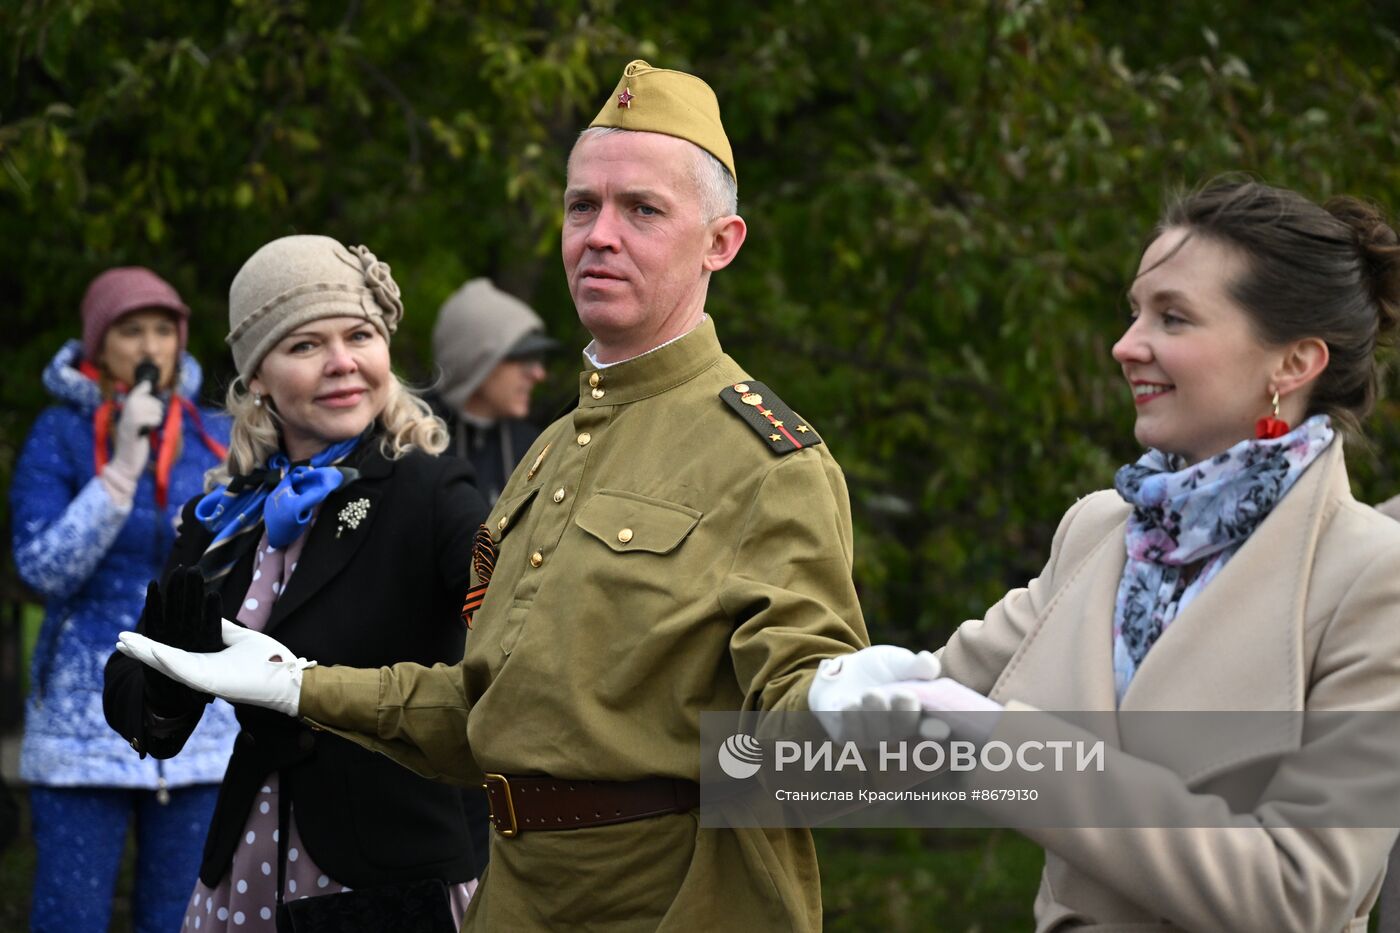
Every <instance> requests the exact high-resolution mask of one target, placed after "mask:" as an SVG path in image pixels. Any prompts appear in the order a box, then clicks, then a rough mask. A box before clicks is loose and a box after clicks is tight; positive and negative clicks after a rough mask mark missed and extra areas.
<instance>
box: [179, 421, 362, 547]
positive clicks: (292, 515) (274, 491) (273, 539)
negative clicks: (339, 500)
mask: <svg viewBox="0 0 1400 933" xmlns="http://www.w3.org/2000/svg"><path fill="white" fill-rule="evenodd" d="M362 436H363V435H358V436H356V437H352V438H350V439H349V440H345V441H341V442H340V443H339V444H332V445H331V446H329V447H327V448H326V449H325V450H323V451H321V452H320V453H318V454H316V456H314V457H312V458H311V460H310V462H309V464H297V465H295V466H293V465H292V461H291V459H290V458H289V457H288V456H287V455H286V454H285V453H283V452H282V451H278V452H277V453H275V454H273V455H272V456H271V457H268V458H267V466H266V467H265V468H263V469H261V470H254V471H253V472H252V473H249V474H248V475H247V476H236V477H234V478H233V479H232V480H230V481H229V482H228V484H227V485H226V486H220V487H219V488H218V489H215V490H214V491H213V492H210V493H209V494H208V495H206V496H205V497H204V498H203V499H201V500H199V504H198V505H196V506H195V508H194V514H195V517H196V518H198V519H199V521H200V523H201V524H202V525H204V527H205V528H208V529H209V530H210V531H212V532H214V540H213V541H212V542H210V544H209V547H208V548H207V549H206V553H208V552H209V551H213V550H214V549H215V548H217V547H219V546H220V545H221V544H223V543H224V542H225V541H227V540H229V539H230V538H233V537H234V536H236V535H238V534H240V533H241V532H243V531H246V530H249V529H251V528H253V527H255V526H256V525H257V523H258V522H259V521H261V522H263V523H264V524H265V525H266V526H267V543H268V544H270V545H271V546H272V547H275V548H284V547H286V546H287V545H289V544H291V543H292V542H293V541H295V540H296V539H297V538H298V537H299V536H300V535H301V533H302V532H303V531H305V530H306V526H307V525H309V524H311V518H312V516H313V515H314V514H315V512H316V506H318V505H320V504H321V503H322V502H323V501H324V500H325V498H326V496H329V495H330V494H331V493H332V492H334V491H335V490H337V489H339V488H340V487H341V486H343V485H344V484H346V483H348V482H350V481H352V480H354V479H355V478H356V477H357V476H359V471H358V470H355V469H353V468H352V467H342V466H336V465H335V464H336V463H338V462H339V461H341V460H344V459H345V458H346V457H347V456H349V454H350V452H351V451H353V450H354V449H355V447H356V445H358V444H359V443H360V438H361V437H362Z"/></svg>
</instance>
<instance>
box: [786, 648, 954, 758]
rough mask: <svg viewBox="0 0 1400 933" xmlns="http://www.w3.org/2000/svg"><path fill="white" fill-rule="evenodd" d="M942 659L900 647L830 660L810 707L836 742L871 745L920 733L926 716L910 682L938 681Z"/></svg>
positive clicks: (820, 669) (814, 684) (809, 698)
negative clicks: (921, 723)
mask: <svg viewBox="0 0 1400 933" xmlns="http://www.w3.org/2000/svg"><path fill="white" fill-rule="evenodd" d="M939 673H940V665H939V663H938V658H936V657H934V656H933V655H932V654H931V653H929V652H927V651H920V652H919V653H918V654H915V653H914V652H912V651H910V650H909V649H907V648H901V647H899V646H898V645H872V646H871V647H869V648H862V649H860V650H859V651H857V652H855V653H853V654H847V655H842V656H841V657H839V658H827V659H826V660H824V661H822V662H821V664H820V666H818V668H817V676H816V677H814V678H813V679H812V686H811V688H810V689H809V690H808V691H807V706H808V708H809V709H811V710H812V712H814V713H816V714H817V718H818V719H819V720H820V721H821V724H822V726H823V728H825V729H826V731H827V733H828V734H829V735H830V736H831V737H832V738H833V739H836V740H837V741H841V742H844V741H853V742H855V743H856V744H857V745H862V746H873V745H875V744H877V743H878V742H880V741H881V740H888V739H902V738H907V737H909V736H912V735H915V734H917V731H918V727H919V719H920V717H921V716H922V712H921V706H920V703H919V699H918V695H917V694H916V693H915V691H914V689H913V688H912V686H911V683H922V682H926V681H932V680H934V679H936V678H937V677H938V675H939Z"/></svg>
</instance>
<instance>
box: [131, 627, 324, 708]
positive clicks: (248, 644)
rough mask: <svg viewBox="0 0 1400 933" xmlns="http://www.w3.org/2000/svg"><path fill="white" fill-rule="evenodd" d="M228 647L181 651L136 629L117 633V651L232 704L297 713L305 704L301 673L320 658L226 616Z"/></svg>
mask: <svg viewBox="0 0 1400 933" xmlns="http://www.w3.org/2000/svg"><path fill="white" fill-rule="evenodd" d="M223 639H224V644H225V645H227V646H228V647H227V648H225V649H224V650H222V651H214V652H208V653H202V652H199V653H197V652H189V651H181V650H180V649H179V648H172V647H170V646H169V645H165V644H161V643H160V642H158V641H152V640H151V639H149V638H147V637H146V636H144V635H141V634H138V633H136V632H122V633H121V634H120V635H118V636H117V650H118V651H120V652H121V653H122V654H124V655H126V656H127V657H129V658H135V659H136V660H138V661H140V662H141V663H142V664H145V665H148V666H150V667H152V668H154V669H156V670H157V671H160V672H161V673H162V674H165V675H166V676H167V677H169V678H171V679H172V680H178V681H179V682H180V683H182V684H184V685H185V686H187V687H191V688H193V689H195V690H200V691H203V692H204V693H212V694H214V695H215V696H217V697H223V698H224V699H225V700H228V701H229V702H230V703H247V704H249V705H251V706H263V707H266V708H267V709H273V710H276V711H277V712H279V713H283V714H285V715H287V716H295V715H296V714H297V710H298V708H299V707H300V705H301V672H302V671H303V670H305V669H306V668H308V667H314V666H315V665H316V662H315V661H307V660H306V659H304V658H298V657H297V656H296V655H294V654H293V653H292V652H291V651H289V650H288V649H287V648H286V646H284V645H283V644H282V643H281V642H279V641H278V640H277V639H275V638H273V637H271V636H269V635H264V634H263V633H262V632H255V631H253V630H252V629H249V628H244V627H243V626H241V625H238V624H236V623H233V622H230V621H228V620H227V619H224V620H223Z"/></svg>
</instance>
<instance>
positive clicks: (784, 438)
mask: <svg viewBox="0 0 1400 933" xmlns="http://www.w3.org/2000/svg"><path fill="white" fill-rule="evenodd" d="M719 397H720V398H722V399H724V402H725V404H726V405H728V406H729V407H730V408H732V409H734V412H735V413H736V414H737V415H738V416H739V417H740V418H743V419H744V422H745V423H746V424H747V425H748V426H749V427H751V428H753V429H754V431H756V432H757V433H758V435H759V437H762V438H763V440H764V441H765V442H766V443H767V444H768V449H769V450H771V451H773V453H775V454H790V453H792V452H793V451H794V450H801V449H802V448H804V447H815V446H817V445H818V444H820V443H821V442H822V439H821V436H820V435H818V434H817V432H816V430H815V429H814V428H813V427H812V426H811V425H810V424H808V423H807V422H805V421H803V420H802V419H801V418H799V417H798V416H797V413H796V412H794V411H793V410H792V409H791V408H788V407H787V405H785V404H783V400H782V399H780V398H778V396H777V395H775V394H774V393H773V390H772V389H770V388H768V387H767V386H766V385H764V384H763V383H761V382H736V383H735V384H734V385H731V386H725V387H724V389H723V390H722V391H721V392H720V393H719Z"/></svg>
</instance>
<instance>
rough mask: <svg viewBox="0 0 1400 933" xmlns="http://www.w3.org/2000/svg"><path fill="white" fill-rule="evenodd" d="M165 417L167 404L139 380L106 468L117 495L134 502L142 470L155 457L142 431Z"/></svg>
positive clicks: (106, 476) (107, 480) (106, 481)
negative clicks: (152, 455)
mask: <svg viewBox="0 0 1400 933" xmlns="http://www.w3.org/2000/svg"><path fill="white" fill-rule="evenodd" d="M164 419H165V404H164V403H163V402H161V400H160V399H159V398H158V397H157V396H156V395H155V393H154V391H152V389H151V384H150V383H149V382H145V381H142V382H138V383H137V384H136V385H135V386H134V387H133V388H132V390H131V391H130V392H128V393H127V396H126V401H125V402H124V403H123V404H122V416H121V418H120V419H119V420H118V421H117V432H116V434H117V436H116V439H115V441H114V442H113V445H112V459H111V460H110V461H108V463H107V465H106V466H105V467H103V469H102V482H103V484H104V485H106V487H107V491H108V492H110V493H111V494H112V497H113V498H115V499H117V500H118V501H121V502H130V501H131V497H132V496H133V495H135V493H136V484H137V482H138V481H140V479H141V471H142V470H144V469H146V461H148V460H150V458H151V442H150V440H149V439H147V438H146V437H145V436H144V435H143V434H142V431H143V430H145V431H149V430H150V429H153V428H157V427H159V426H160V423H161V421H163V420H164Z"/></svg>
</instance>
